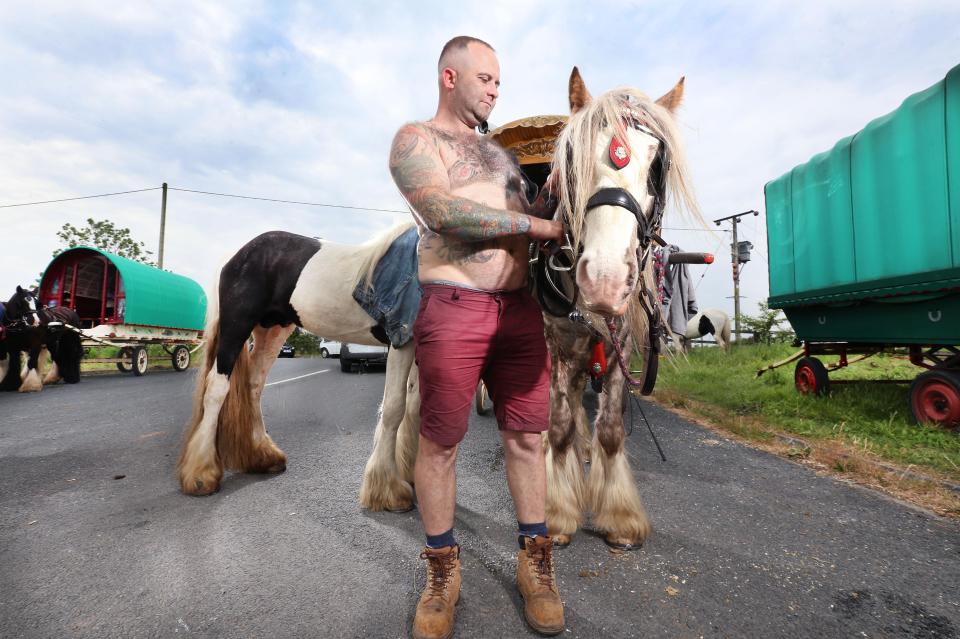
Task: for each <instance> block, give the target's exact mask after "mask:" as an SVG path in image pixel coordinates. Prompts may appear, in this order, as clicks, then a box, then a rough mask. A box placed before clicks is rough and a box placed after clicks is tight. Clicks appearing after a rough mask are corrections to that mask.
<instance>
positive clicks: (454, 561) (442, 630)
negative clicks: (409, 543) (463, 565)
mask: <svg viewBox="0 0 960 639" xmlns="http://www.w3.org/2000/svg"><path fill="white" fill-rule="evenodd" d="M420 559H426V560H427V585H426V587H425V588H424V589H423V594H422V595H420V601H419V602H418V603H417V614H416V616H414V618H413V639H448V637H450V636H451V635H452V634H453V608H454V606H456V605H457V602H458V601H459V600H460V546H447V547H446V548H424V549H423V552H422V553H420Z"/></svg>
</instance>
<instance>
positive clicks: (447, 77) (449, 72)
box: [440, 67, 457, 89]
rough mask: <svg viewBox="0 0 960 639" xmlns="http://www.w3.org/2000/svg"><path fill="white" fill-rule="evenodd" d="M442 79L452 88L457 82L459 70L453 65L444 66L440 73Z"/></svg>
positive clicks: (444, 83) (445, 85)
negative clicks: (452, 66)
mask: <svg viewBox="0 0 960 639" xmlns="http://www.w3.org/2000/svg"><path fill="white" fill-rule="evenodd" d="M440 81H441V82H443V86H444V87H446V88H448V89H452V88H453V87H454V86H456V84H457V72H456V71H455V70H454V69H453V68H451V67H446V68H444V70H443V71H442V72H441V73H440Z"/></svg>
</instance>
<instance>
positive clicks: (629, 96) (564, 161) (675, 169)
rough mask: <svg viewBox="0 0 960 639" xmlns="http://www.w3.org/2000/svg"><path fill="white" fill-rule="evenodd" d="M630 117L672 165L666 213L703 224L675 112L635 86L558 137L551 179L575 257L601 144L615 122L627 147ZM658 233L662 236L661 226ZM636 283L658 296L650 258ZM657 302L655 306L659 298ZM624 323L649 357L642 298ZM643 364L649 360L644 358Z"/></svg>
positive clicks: (611, 95)
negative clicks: (657, 143)
mask: <svg viewBox="0 0 960 639" xmlns="http://www.w3.org/2000/svg"><path fill="white" fill-rule="evenodd" d="M628 117H632V118H635V119H637V120H639V121H641V122H642V123H643V124H644V126H646V127H647V128H648V129H650V131H652V132H653V135H654V136H656V137H657V138H659V139H660V140H661V142H662V143H663V145H664V150H665V151H666V155H667V157H668V158H669V159H670V161H671V165H670V168H669V170H668V171H667V192H666V194H665V195H666V198H667V204H668V207H667V208H668V210H670V209H671V208H672V209H675V210H677V213H678V214H679V215H680V216H681V217H683V218H686V219H689V220H690V221H692V222H695V223H698V224H700V225H701V226H705V224H704V223H703V216H702V215H701V213H700V207H699V205H698V204H697V200H696V197H695V195H694V190H693V183H692V181H691V178H690V173H689V169H688V167H687V156H686V152H685V151H684V146H683V143H682V140H681V138H680V132H679V129H678V127H677V124H676V121H675V119H674V117H673V114H672V113H671V112H670V111H668V110H667V109H666V108H664V107H662V106H660V105H659V104H657V103H656V102H655V101H654V100H652V99H651V98H650V97H649V96H647V95H646V94H645V93H642V92H641V91H638V90H637V89H634V88H630V87H622V88H619V89H614V90H612V91H608V92H606V93H604V94H603V95H601V96H600V97H598V98H594V99H592V100H590V101H589V102H587V103H586V104H585V105H584V106H583V107H582V108H581V109H580V110H579V111H577V112H576V113H574V114H573V115H571V116H570V119H569V120H568V121H567V124H566V126H565V127H564V128H563V131H561V133H560V136H559V137H558V138H557V142H556V147H555V151H554V157H553V166H552V167H551V168H552V172H554V173H556V178H551V181H553V180H556V181H555V182H554V184H556V186H555V187H554V189H555V194H556V196H557V200H558V209H559V212H560V214H561V215H562V216H564V217H565V219H566V220H567V223H568V224H569V226H570V239H571V244H572V245H573V250H574V252H575V253H578V252H579V250H580V245H581V241H582V239H583V233H584V224H585V217H586V209H587V200H589V199H590V196H591V195H593V187H594V184H595V183H596V180H597V176H596V170H597V159H596V158H595V157H594V150H595V149H596V148H597V140H598V138H599V136H600V135H601V134H602V133H603V132H604V129H605V128H607V126H608V123H613V128H614V132H615V134H616V135H617V137H619V138H620V140H622V141H623V142H624V143H625V144H627V145H629V143H630V142H629V137H628V136H627V131H626V123H625V122H626V119H627V118H628ZM630 151H631V154H632V151H633V150H632V149H630ZM655 231H656V232H657V233H660V229H659V228H658V229H655ZM638 282H643V283H645V284H646V286H647V288H648V289H649V290H650V291H652V292H656V284H655V282H654V278H653V260H652V259H648V260H647V266H646V269H645V272H644V273H642V274H641V277H640V278H639V279H638ZM638 285H639V284H638ZM654 303H656V301H655V300H654ZM624 321H625V322H626V323H627V325H628V327H629V329H630V335H631V336H632V337H633V338H634V339H633V348H634V349H635V350H636V351H638V352H641V353H643V354H645V350H646V348H647V345H646V344H645V343H641V341H640V339H639V338H640V337H641V336H646V335H647V334H648V332H649V326H648V324H649V322H648V321H647V315H646V312H645V311H644V310H643V308H642V306H641V304H640V301H639V296H638V295H634V296H633V299H632V302H631V303H630V306H629V307H628V309H627V312H626V316H625V317H624ZM604 332H606V331H604ZM644 361H646V360H645V358H644Z"/></svg>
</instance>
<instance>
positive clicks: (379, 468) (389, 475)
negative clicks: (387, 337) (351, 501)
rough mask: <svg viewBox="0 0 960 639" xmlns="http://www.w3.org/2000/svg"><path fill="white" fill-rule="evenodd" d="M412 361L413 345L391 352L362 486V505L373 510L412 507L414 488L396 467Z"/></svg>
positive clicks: (397, 509) (398, 509) (394, 509)
mask: <svg viewBox="0 0 960 639" xmlns="http://www.w3.org/2000/svg"><path fill="white" fill-rule="evenodd" d="M413 360H414V347H413V343H409V344H407V345H406V346H404V347H403V348H400V349H394V350H392V351H391V353H390V356H389V357H388V358H387V379H386V381H385V382H384V387H383V403H382V404H381V405H380V419H379V420H378V421H377V428H376V431H375V432H374V435H373V452H372V453H370V458H369V459H368V460H367V466H366V468H364V471H363V482H362V484H361V486H360V505H361V506H362V507H364V508H369V509H370V510H391V511H398V512H402V511H406V510H409V509H410V507H411V506H412V504H413V489H412V488H411V486H410V484H409V483H408V482H406V481H404V480H403V479H401V476H400V474H399V471H398V468H397V434H398V429H399V427H400V422H401V421H403V420H404V414H405V413H406V404H407V401H406V400H407V381H408V379H409V375H410V369H411V367H412V365H413Z"/></svg>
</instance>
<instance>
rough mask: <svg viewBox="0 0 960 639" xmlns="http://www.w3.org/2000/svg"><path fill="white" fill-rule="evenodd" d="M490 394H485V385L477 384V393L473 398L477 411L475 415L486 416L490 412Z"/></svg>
mask: <svg viewBox="0 0 960 639" xmlns="http://www.w3.org/2000/svg"><path fill="white" fill-rule="evenodd" d="M489 400H490V394H489V393H488V392H487V385H486V384H484V383H483V381H481V382H480V383H479V384H477V393H476V395H475V396H474V400H473V401H474V406H475V407H476V409H477V415H487V414H488V413H489V412H490V408H491V406H490V404H489Z"/></svg>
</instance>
